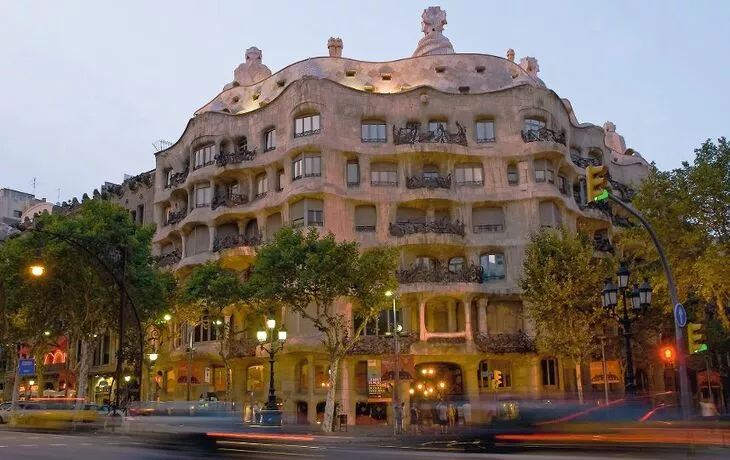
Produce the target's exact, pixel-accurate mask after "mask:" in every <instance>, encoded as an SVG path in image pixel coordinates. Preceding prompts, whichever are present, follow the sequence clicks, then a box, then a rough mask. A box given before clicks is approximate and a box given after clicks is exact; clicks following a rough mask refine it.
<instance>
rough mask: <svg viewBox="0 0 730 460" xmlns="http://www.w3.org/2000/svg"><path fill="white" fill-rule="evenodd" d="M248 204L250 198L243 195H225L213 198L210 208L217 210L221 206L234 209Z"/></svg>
mask: <svg viewBox="0 0 730 460" xmlns="http://www.w3.org/2000/svg"><path fill="white" fill-rule="evenodd" d="M246 203H248V197H247V196H246V195H244V194H243V193H225V194H220V195H218V194H216V195H215V196H214V197H213V201H211V202H210V207H211V209H214V210H215V209H216V208H219V207H221V206H225V207H227V208H232V207H234V206H240V205H242V204H246Z"/></svg>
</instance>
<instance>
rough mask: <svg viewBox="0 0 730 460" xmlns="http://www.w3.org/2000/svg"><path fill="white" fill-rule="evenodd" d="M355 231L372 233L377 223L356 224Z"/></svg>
mask: <svg viewBox="0 0 730 460" xmlns="http://www.w3.org/2000/svg"><path fill="white" fill-rule="evenodd" d="M355 231H356V232H360V233H372V232H374V231H375V225H355Z"/></svg>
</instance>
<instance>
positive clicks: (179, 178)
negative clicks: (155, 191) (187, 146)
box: [165, 169, 188, 188]
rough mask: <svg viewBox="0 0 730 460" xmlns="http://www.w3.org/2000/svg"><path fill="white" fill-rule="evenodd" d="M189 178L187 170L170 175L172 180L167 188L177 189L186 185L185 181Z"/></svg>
mask: <svg viewBox="0 0 730 460" xmlns="http://www.w3.org/2000/svg"><path fill="white" fill-rule="evenodd" d="M187 178H188V170H187V169H185V170H184V171H181V172H179V173H173V174H170V179H169V180H168V182H167V185H166V186H165V188H172V187H177V186H178V185H181V184H184V183H185V179H187Z"/></svg>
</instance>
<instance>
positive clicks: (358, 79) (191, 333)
mask: <svg viewBox="0 0 730 460" xmlns="http://www.w3.org/2000/svg"><path fill="white" fill-rule="evenodd" d="M445 18H446V16H445V12H444V11H442V10H441V9H440V8H438V7H435V8H428V9H427V10H425V11H424V13H423V16H422V19H423V23H422V24H423V31H424V37H423V38H422V39H421V41H420V42H419V43H418V45H417V48H416V51H415V52H414V54H413V56H412V57H410V58H406V59H401V60H397V61H391V62H365V61H358V60H354V59H349V58H344V57H342V49H343V42H342V40H341V39H335V38H331V39H330V40H329V41H328V50H329V55H328V56H325V57H315V58H311V59H307V60H305V61H300V62H297V63H294V64H292V65H290V66H288V67H286V68H284V69H282V70H281V71H279V72H277V73H273V74H272V72H271V71H270V70H269V69H268V68H267V67H266V66H265V65H264V64H263V63H262V53H261V51H260V50H258V49H257V48H255V47H254V48H250V49H249V50H247V52H246V62H245V63H243V64H241V65H240V66H239V67H238V68H237V69H236V70H235V72H234V81H233V82H232V83H229V84H227V85H226V86H225V87H224V89H223V91H222V92H221V93H220V94H218V95H217V96H216V97H215V98H214V99H213V100H212V101H211V102H209V103H208V104H206V105H205V106H203V107H202V108H200V109H199V110H198V111H196V112H195V116H194V117H193V118H192V119H191V120H190V122H189V123H188V125H187V126H186V128H185V130H184V132H183V134H182V136H181V137H180V139H179V140H178V141H177V142H175V143H174V144H173V145H172V146H170V147H169V148H167V149H165V150H163V151H161V152H158V153H157V154H156V174H155V184H154V186H155V199H154V201H155V203H154V221H155V222H156V223H157V233H156V235H155V240H154V251H155V252H156V254H158V257H159V261H160V263H161V264H164V265H167V266H169V267H171V269H174V270H177V271H178V272H180V273H182V274H184V273H185V272H186V271H188V270H190V269H191V268H192V267H194V266H195V265H198V264H201V263H204V262H206V261H209V260H219V261H220V262H221V264H222V265H223V266H225V267H229V268H233V269H236V270H241V271H245V270H247V269H248V268H249V267H250V266H251V264H252V263H253V262H254V259H255V254H256V246H257V245H258V244H259V243H260V242H261V241H262V240H266V239H268V238H271V237H272V235H274V234H275V232H276V231H277V230H279V229H280V228H281V227H282V226H283V225H292V226H295V227H303V228H309V227H315V228H317V229H319V230H320V232H322V233H328V232H331V233H333V234H334V235H335V236H336V237H337V239H339V240H354V241H357V242H359V243H360V245H361V247H362V248H363V249H364V250H367V249H368V248H373V247H380V246H395V247H397V248H398V249H399V253H400V266H401V268H400V270H399V271H398V274H397V275H398V280H399V282H400V289H399V292H398V296H397V299H396V303H397V309H398V311H399V313H398V315H399V316H398V319H397V322H398V324H401V325H402V326H403V329H404V336H403V338H402V343H403V345H402V349H401V353H402V356H401V369H404V370H405V371H406V372H407V375H404V376H407V377H409V378H407V379H406V380H405V382H404V383H403V384H402V386H401V392H402V393H403V394H402V396H403V398H404V400H414V401H415V400H428V399H434V398H437V397H443V398H446V399H449V400H454V401H462V402H463V401H470V402H471V403H472V404H488V403H489V402H490V401H493V400H494V399H495V390H492V389H490V385H489V376H493V375H494V374H493V372H494V371H496V370H498V371H500V372H502V376H503V378H502V384H501V386H500V387H499V388H497V389H496V393H497V397H498V398H499V399H500V400H503V401H509V400H514V399H525V398H530V399H532V398H561V397H563V395H566V394H572V393H573V392H574V390H575V387H576V381H575V371H574V367H573V366H572V364H571V363H569V362H567V361H565V360H563V359H562V358H561V357H556V356H542V355H540V354H538V353H537V352H536V350H535V345H534V339H533V337H534V330H532V327H531V325H530V324H529V322H528V321H527V320H526V319H525V318H524V315H523V305H522V301H521V297H520V289H519V287H518V284H519V283H518V281H519V277H520V271H521V266H522V261H523V254H524V249H525V247H526V245H527V243H528V242H529V238H530V235H531V233H532V232H535V231H539V230H540V229H542V228H545V227H551V228H557V227H560V226H567V227H568V228H571V229H578V228H580V229H583V230H585V231H587V232H589V233H590V234H592V235H593V236H594V239H595V242H596V249H597V250H598V251H611V250H612V247H611V243H610V239H611V235H612V234H613V231H614V225H615V224H620V223H621V222H622V219H621V216H618V215H611V213H610V212H602V210H600V209H595V208H593V207H588V206H586V202H585V186H584V177H583V176H584V169H585V167H586V166H587V165H607V166H608V168H609V171H610V175H611V184H612V186H613V188H614V189H615V190H616V191H618V192H620V193H621V194H626V195H628V194H630V193H631V186H632V184H636V183H638V181H639V180H640V179H641V178H642V177H643V175H644V174H646V172H647V171H648V164H647V162H646V161H645V160H644V159H643V158H642V157H641V156H640V155H639V154H638V153H636V152H634V151H633V150H631V149H627V148H626V145H625V143H624V140H623V138H622V137H621V136H620V135H618V134H617V133H616V131H615V126H614V125H613V124H612V123H606V124H605V125H604V126H603V127H601V126H597V125H594V124H590V123H579V122H578V121H577V119H576V116H575V114H574V112H573V109H572V107H571V104H570V102H569V101H568V100H567V99H561V98H560V97H559V96H558V95H557V94H556V93H555V92H554V91H552V90H550V89H549V88H548V87H547V86H546V85H545V83H544V82H542V80H540V79H539V78H538V76H537V73H538V70H539V67H538V64H537V60H536V59H534V58H532V57H526V58H523V59H521V60H520V61H519V62H515V53H514V51H513V50H509V51H508V52H507V57H506V58H502V57H497V56H492V55H486V54H460V53H455V52H454V49H453V47H452V45H451V43H450V42H449V40H448V39H447V38H446V37H445V36H444V35H443V27H444V25H445V24H446V19H445ZM604 211H605V210H604ZM337 307H338V308H341V309H342V311H345V312H346V311H348V309H349V305H347V304H345V303H342V304H341V305H338V306H337ZM279 319H280V320H282V321H283V322H284V323H285V324H286V327H287V330H288V333H289V337H290V339H289V341H288V343H287V345H286V347H285V351H284V352H283V353H282V354H281V355H279V356H278V357H277V363H276V366H277V367H276V377H277V378H276V390H277V395H278V396H279V397H280V398H281V402H282V409H283V410H284V413H285V416H286V417H287V419H288V420H289V421H302V422H303V421H309V422H312V421H315V420H316V419H317V418H318V417H319V414H320V413H321V412H322V411H323V407H324V400H325V393H326V391H327V387H326V385H327V376H328V367H327V359H326V356H325V355H324V354H323V352H322V348H321V346H320V345H319V343H320V337H319V336H318V335H317V333H316V331H315V330H314V329H313V328H312V327H311V325H310V324H307V323H306V322H305V321H304V320H301V319H300V318H297V317H295V316H293V315H292V314H291V313H289V312H283V313H282V317H280V318H279ZM392 322H393V321H392V318H390V317H388V315H384V316H383V317H382V318H381V319H380V320H379V321H375V322H374V323H373V324H370V325H368V326H367V327H366V329H365V334H366V336H365V337H364V339H363V340H362V342H361V343H360V344H358V346H357V348H356V349H355V350H353V352H352V354H351V356H350V357H349V358H348V359H347V360H346V362H345V363H344V365H343V368H342V370H341V381H340V384H339V389H338V396H337V400H338V402H339V403H340V404H341V406H342V408H343V410H344V412H345V413H348V414H350V421H351V423H352V422H353V421H357V423H370V422H372V421H373V420H379V419H382V418H383V417H384V416H385V414H386V413H387V411H388V409H386V406H387V403H388V402H389V401H390V400H391V399H390V398H391V396H392V395H391V391H392V385H391V384H392V378H393V374H394V373H393V367H394V362H395V360H394V358H393V355H392V353H393V338H392V336H390V335H389V334H390V332H391V323H392ZM225 323H226V324H229V325H230V327H231V328H233V330H236V331H241V334H240V335H239V336H240V337H242V338H240V339H236V340H237V341H236V345H235V347H233V348H232V350H233V351H232V363H233V364H232V368H233V377H232V381H233V395H232V397H233V399H235V400H237V401H242V402H246V403H248V404H250V403H253V402H255V401H258V402H261V401H264V400H265V393H266V389H267V388H266V384H265V382H268V366H265V364H266V363H265V359H264V356H262V355H261V354H258V352H257V351H256V349H255V344H254V343H253V341H252V339H253V337H254V335H253V334H254V333H253V331H255V330H256V329H257V328H259V327H260V324H258V322H257V321H256V320H254V321H247V320H246V318H245V315H244V313H243V312H231V315H230V316H228V317H226V318H225ZM170 332H171V340H170V341H169V343H168V345H167V347H166V348H165V350H163V351H162V352H161V353H162V355H161V359H160V360H159V361H158V362H157V363H156V369H157V370H158V371H159V372H160V375H161V376H162V377H161V383H160V385H161V393H160V396H161V398H163V399H165V398H167V399H176V398H177V399H181V398H182V399H185V397H187V395H188V394H192V395H193V396H192V398H193V399H197V398H198V397H199V395H204V394H209V393H212V392H218V393H220V392H221V391H222V390H223V389H224V388H225V386H224V382H225V371H224V366H223V363H222V358H221V356H220V353H219V349H220V347H219V346H218V341H217V339H218V333H217V332H216V328H215V326H214V324H213V323H212V322H211V321H202V322H201V323H198V324H194V325H186V324H175V322H174V321H173V322H172V323H171V325H170ZM191 343H192V345H193V346H192V349H191V347H190V344H191ZM190 387H192V389H190ZM429 388H435V394H434V392H433V391H431V392H430V393H429V392H428V391H424V390H428V389H429Z"/></svg>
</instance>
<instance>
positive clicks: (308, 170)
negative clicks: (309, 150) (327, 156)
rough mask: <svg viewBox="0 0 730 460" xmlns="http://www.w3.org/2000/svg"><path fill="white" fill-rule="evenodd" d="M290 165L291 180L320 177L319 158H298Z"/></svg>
mask: <svg viewBox="0 0 730 460" xmlns="http://www.w3.org/2000/svg"><path fill="white" fill-rule="evenodd" d="M292 165H293V180H297V179H301V178H302V177H319V176H321V175H322V160H321V157H319V156H300V157H297V158H296V159H295V160H294V162H293V164H292Z"/></svg>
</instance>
